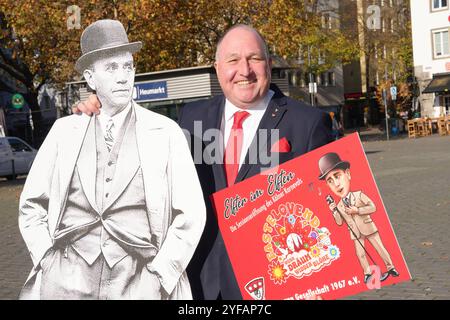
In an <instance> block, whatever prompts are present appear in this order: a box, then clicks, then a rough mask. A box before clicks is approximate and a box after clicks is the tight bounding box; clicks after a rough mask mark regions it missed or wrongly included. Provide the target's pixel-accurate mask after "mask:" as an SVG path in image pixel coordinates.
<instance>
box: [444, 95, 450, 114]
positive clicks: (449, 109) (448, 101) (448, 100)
mask: <svg viewBox="0 0 450 320" xmlns="http://www.w3.org/2000/svg"><path fill="white" fill-rule="evenodd" d="M444 107H445V113H446V114H447V115H448V114H450V96H444Z"/></svg>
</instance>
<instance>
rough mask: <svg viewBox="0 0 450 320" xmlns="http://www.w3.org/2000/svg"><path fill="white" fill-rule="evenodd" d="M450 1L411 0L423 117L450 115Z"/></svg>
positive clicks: (414, 54)
mask: <svg viewBox="0 0 450 320" xmlns="http://www.w3.org/2000/svg"><path fill="white" fill-rule="evenodd" d="M449 2H450V1H449V0H411V21H412V38H413V56H414V73H415V76H416V79H417V82H418V85H419V89H420V96H419V99H418V109H419V110H420V111H421V115H422V116H428V117H439V116H442V115H445V114H450V91H449V90H450V37H449V35H450V32H449V31H450V7H449V4H450V3H449Z"/></svg>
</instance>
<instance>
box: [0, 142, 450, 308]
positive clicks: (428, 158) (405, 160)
mask: <svg viewBox="0 0 450 320" xmlns="http://www.w3.org/2000/svg"><path fill="white" fill-rule="evenodd" d="M363 140H364V139H363ZM363 145H364V149H365V151H366V153H367V157H368V159H369V162H370V165H371V168H372V171H373V173H374V175H375V179H376V181H377V184H378V188H379V189H380V192H381V196H382V198H383V201H384V204H385V206H386V210H387V212H388V214H389V217H390V219H391V223H392V226H393V228H394V231H395V233H396V235H397V237H398V241H399V244H400V247H401V248H402V251H403V253H404V256H405V259H406V263H407V264H408V267H409V270H410V272H411V275H412V277H413V279H412V281H409V282H403V283H400V284H397V285H392V286H389V287H383V288H381V289H379V290H373V291H369V292H365V293H361V294H359V295H357V296H354V297H350V298H348V299H450V218H449V217H450V186H449V180H450V136H444V137H439V136H431V137H426V138H420V139H411V140H410V139H396V140H392V141H371V140H370V139H369V140H368V141H365V142H363ZM24 181H25V180H24V179H23V178H22V179H19V180H16V181H14V182H10V181H6V180H4V179H0V244H1V246H0V299H16V298H17V295H18V293H19V291H20V288H21V287H22V285H23V283H24V281H25V279H26V277H27V275H28V273H29V271H30V270H31V259H30V258H29V255H28V252H27V249H26V247H25V244H24V242H23V240H22V237H21V236H20V233H19V229H18V226H17V207H18V199H19V195H20V192H21V190H22V187H23V183H24Z"/></svg>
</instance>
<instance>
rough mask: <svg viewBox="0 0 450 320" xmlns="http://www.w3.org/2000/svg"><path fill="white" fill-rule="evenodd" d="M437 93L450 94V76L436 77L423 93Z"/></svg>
mask: <svg viewBox="0 0 450 320" xmlns="http://www.w3.org/2000/svg"><path fill="white" fill-rule="evenodd" d="M435 92H436V93H437V92H444V93H446V92H449V93H450V74H449V73H447V74H443V75H434V76H433V80H431V82H430V83H429V84H428V86H427V87H426V88H425V90H423V91H422V93H435Z"/></svg>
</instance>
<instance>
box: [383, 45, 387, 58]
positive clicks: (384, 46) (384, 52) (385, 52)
mask: <svg viewBox="0 0 450 320" xmlns="http://www.w3.org/2000/svg"><path fill="white" fill-rule="evenodd" d="M386 57H387V50H386V45H383V59H386Z"/></svg>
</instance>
